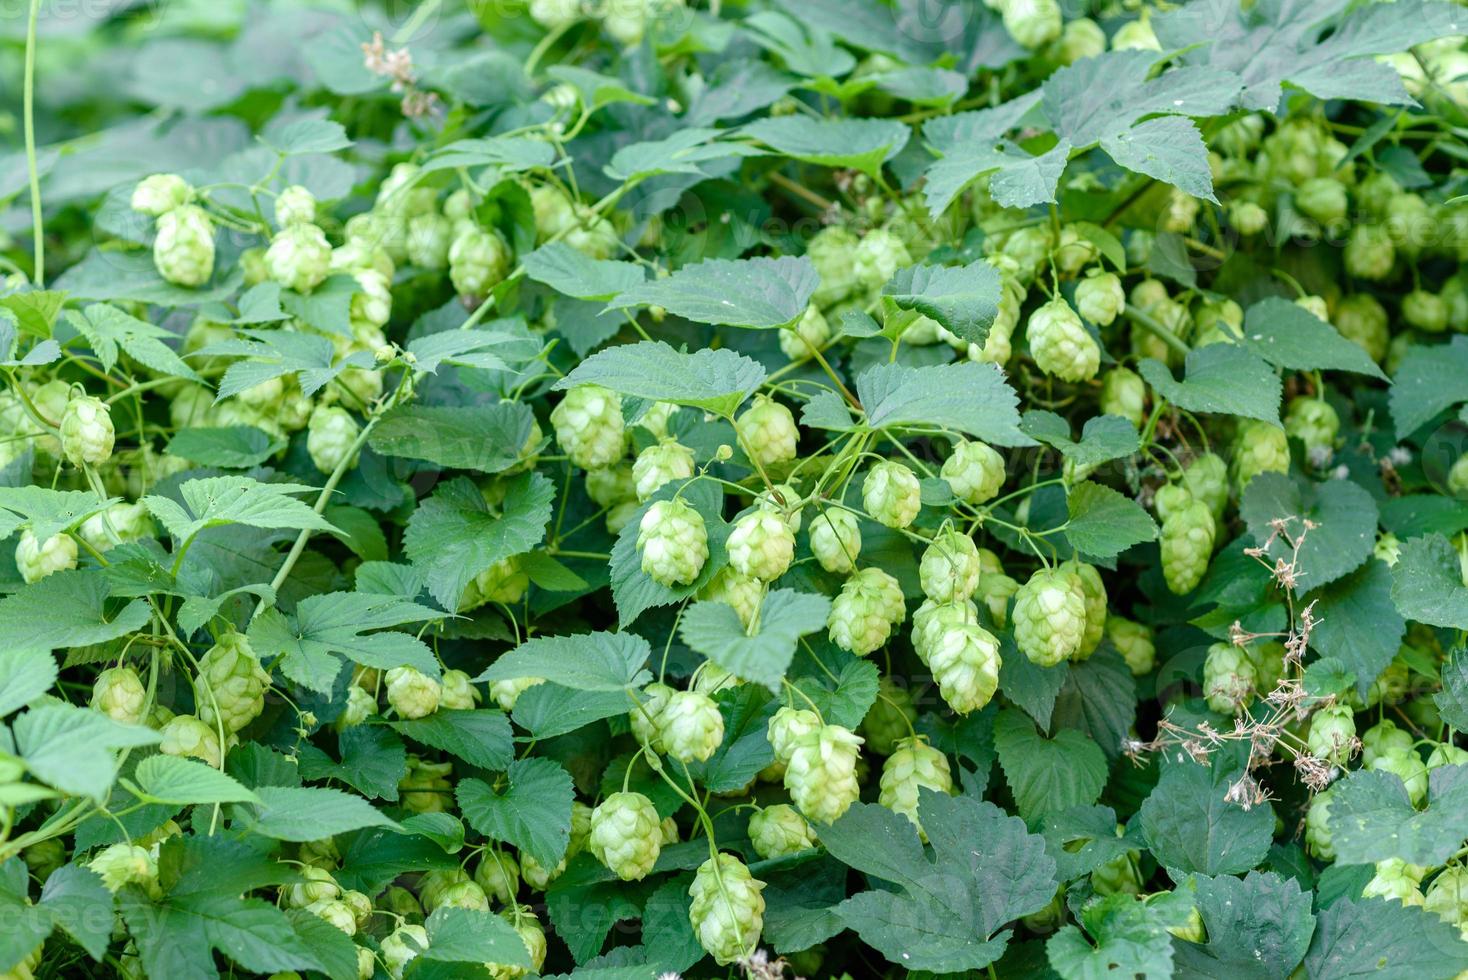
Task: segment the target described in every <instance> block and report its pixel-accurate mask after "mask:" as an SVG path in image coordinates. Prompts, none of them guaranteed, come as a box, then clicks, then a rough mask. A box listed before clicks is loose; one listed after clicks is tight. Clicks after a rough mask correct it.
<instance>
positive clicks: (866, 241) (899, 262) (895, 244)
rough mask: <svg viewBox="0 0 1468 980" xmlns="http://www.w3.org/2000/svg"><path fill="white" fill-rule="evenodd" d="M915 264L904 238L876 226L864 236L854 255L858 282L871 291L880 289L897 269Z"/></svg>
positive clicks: (853, 266)
mask: <svg viewBox="0 0 1468 980" xmlns="http://www.w3.org/2000/svg"><path fill="white" fill-rule="evenodd" d="M911 264H912V255H911V253H909V252H908V250H907V245H905V244H904V243H903V241H902V239H901V238H899V237H898V236H897V235H895V234H894V233H892V232H890V231H888V230H887V229H885V228H876V229H873V230H872V231H869V232H867V234H866V235H865V236H864V237H863V238H862V240H861V241H860V242H859V243H858V244H857V246H856V249H855V253H854V255H853V256H852V274H853V275H855V277H856V285H857V286H858V287H859V288H860V289H864V290H867V291H868V292H870V291H872V290H876V289H880V288H881V287H882V285H883V284H884V283H886V281H887V280H888V279H891V278H892V276H893V275H894V274H895V273H896V272H897V270H898V269H900V268H902V267H903V266H906V265H911Z"/></svg>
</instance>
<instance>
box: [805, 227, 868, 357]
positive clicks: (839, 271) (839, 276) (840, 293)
mask: <svg viewBox="0 0 1468 980" xmlns="http://www.w3.org/2000/svg"><path fill="white" fill-rule="evenodd" d="M858 244H859V242H858V241H857V237H856V235H854V234H852V233H851V232H850V231H848V230H847V229H846V228H843V227H841V226H840V225H831V226H830V227H827V228H822V229H821V230H820V231H818V232H816V233H815V234H814V235H813V236H811V240H810V241H809V242H808V243H807V244H806V247H805V255H806V258H808V259H810V261H811V264H812V265H814V266H815V267H816V274H817V275H819V276H820V279H821V283H820V285H819V286H817V287H816V291H815V295H814V296H812V297H811V299H812V302H813V303H814V304H815V306H818V307H829V306H831V305H833V304H835V303H839V302H841V301H842V300H844V299H846V298H847V297H848V296H850V295H851V294H852V293H854V292H856V289H857V276H856V250H857V246H858ZM885 281H886V280H883V282H885ZM822 320H823V322H824V318H822ZM802 322H803V321H802ZM827 330H828V332H829V327H828V328H827ZM801 356H802V357H806V356H809V354H808V352H804V353H802V354H801Z"/></svg>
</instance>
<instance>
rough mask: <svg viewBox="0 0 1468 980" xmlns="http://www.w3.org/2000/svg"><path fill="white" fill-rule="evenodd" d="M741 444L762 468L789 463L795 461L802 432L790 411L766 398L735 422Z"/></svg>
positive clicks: (758, 398)
mask: <svg viewBox="0 0 1468 980" xmlns="http://www.w3.org/2000/svg"><path fill="white" fill-rule="evenodd" d="M734 429H735V431H736V432H737V433H738V434H739V444H740V445H741V446H743V447H744V451H745V452H746V453H748V454H749V455H750V458H751V459H753V460H754V461H756V462H758V463H759V465H761V466H775V465H778V464H781V463H788V462H790V461H791V460H792V459H794V458H795V454H796V443H797V442H798V441H799V439H800V432H799V430H798V429H796V427H795V416H794V415H792V414H791V412H790V409H788V408H786V407H785V406H784V405H782V404H780V403H779V402H777V401H775V400H774V399H773V398H769V397H766V396H765V395H756V396H755V399H754V402H753V403H752V404H751V405H750V406H749V408H747V409H745V410H744V412H743V413H741V414H740V416H739V417H738V418H737V419H735V421H734Z"/></svg>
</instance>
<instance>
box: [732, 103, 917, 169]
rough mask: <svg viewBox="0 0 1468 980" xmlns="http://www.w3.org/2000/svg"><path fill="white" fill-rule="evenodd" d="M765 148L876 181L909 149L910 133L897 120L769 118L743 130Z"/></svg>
mask: <svg viewBox="0 0 1468 980" xmlns="http://www.w3.org/2000/svg"><path fill="white" fill-rule="evenodd" d="M744 133H745V135H747V136H751V137H753V138H754V139H757V140H759V141H760V142H761V143H764V144H765V145H766V146H768V147H770V148H771V149H773V150H775V151H776V152H778V153H782V154H784V155H785V156H788V157H793V158H795V159H796V160H801V161H803V162H805V163H814V164H817V165H819V166H823V167H848V168H851V169H853V170H860V171H861V172H863V173H865V174H867V175H869V176H872V177H875V176H876V175H877V173H878V171H880V170H881V168H882V164H884V163H886V162H887V161H888V160H890V159H892V158H893V157H894V156H896V155H897V154H898V153H899V152H900V151H901V150H902V148H903V147H904V146H906V145H907V140H908V137H909V136H910V135H911V132H910V130H909V129H908V128H907V127H906V126H905V125H903V124H902V123H900V122H898V121H897V120H895V119H816V118H812V117H810V116H802V115H795V116H769V117H766V118H764V119H760V120H758V121H756V122H753V123H750V124H749V125H748V126H745V127H744Z"/></svg>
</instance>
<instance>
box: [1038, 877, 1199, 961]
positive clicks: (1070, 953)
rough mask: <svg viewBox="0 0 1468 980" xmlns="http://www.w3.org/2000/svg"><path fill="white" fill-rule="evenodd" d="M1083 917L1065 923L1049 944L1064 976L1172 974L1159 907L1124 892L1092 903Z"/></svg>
mask: <svg viewBox="0 0 1468 980" xmlns="http://www.w3.org/2000/svg"><path fill="white" fill-rule="evenodd" d="M1079 918H1080V923H1081V925H1067V926H1064V927H1062V928H1061V929H1060V931H1059V932H1057V933H1056V934H1055V935H1053V936H1051V937H1050V938H1049V939H1048V940H1047V941H1046V943H1045V956H1046V957H1047V959H1048V960H1049V962H1050V965H1051V967H1053V968H1054V969H1055V970H1056V971H1057V972H1058V973H1059V974H1060V976H1062V977H1065V978H1066V980H1102V978H1105V977H1112V976H1125V977H1132V978H1141V980H1169V978H1170V977H1172V975H1173V966H1172V947H1173V943H1172V936H1171V935H1170V934H1169V933H1168V931H1167V926H1168V922H1167V920H1166V919H1165V918H1164V917H1163V915H1162V914H1161V913H1160V912H1159V911H1158V910H1157V909H1156V908H1154V907H1152V906H1150V905H1147V904H1145V903H1144V902H1142V901H1141V899H1140V898H1138V897H1137V896H1134V895H1129V894H1126V893H1125V892H1123V893H1121V894H1116V895H1107V896H1105V897H1102V898H1100V899H1098V900H1096V901H1093V902H1090V903H1088V904H1087V905H1085V906H1083V907H1082V908H1081V910H1080V916H1079ZM1082 926H1084V928H1085V931H1084V932H1082V931H1081V929H1082ZM1088 935H1089V937H1090V939H1087V936H1088ZM1093 942H1094V943H1095V945H1092V943H1093Z"/></svg>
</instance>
